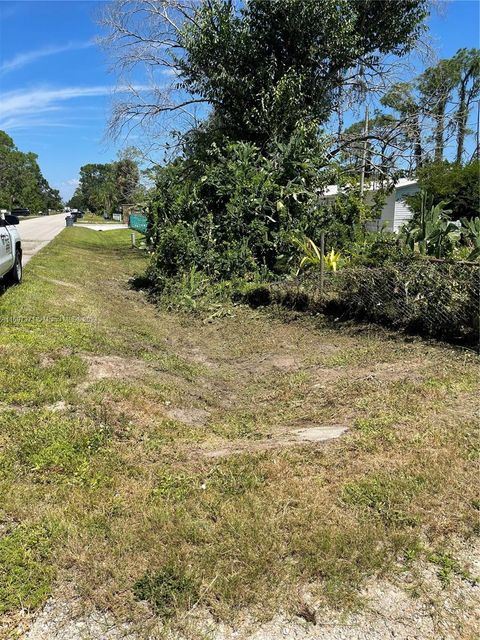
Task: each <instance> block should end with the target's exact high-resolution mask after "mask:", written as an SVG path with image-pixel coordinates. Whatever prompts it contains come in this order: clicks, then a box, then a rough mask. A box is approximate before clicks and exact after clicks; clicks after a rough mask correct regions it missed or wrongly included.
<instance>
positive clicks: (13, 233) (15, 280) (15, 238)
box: [0, 211, 22, 284]
mask: <svg viewBox="0 0 480 640" xmlns="http://www.w3.org/2000/svg"><path fill="white" fill-rule="evenodd" d="M19 222H20V220H19V219H18V218H17V216H14V215H10V214H8V213H7V212H5V211H3V212H0V278H3V280H4V281H6V282H7V283H9V284H20V282H21V281H22V241H21V239H20V234H19V233H18V230H17V228H16V226H17V225H18V223H19Z"/></svg>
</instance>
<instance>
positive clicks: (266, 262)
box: [149, 131, 327, 281]
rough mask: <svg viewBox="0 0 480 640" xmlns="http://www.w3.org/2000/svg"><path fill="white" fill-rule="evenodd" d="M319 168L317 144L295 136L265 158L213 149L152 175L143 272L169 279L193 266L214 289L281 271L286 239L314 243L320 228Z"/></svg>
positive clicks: (243, 149) (240, 147)
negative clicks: (301, 237) (148, 253)
mask: <svg viewBox="0 0 480 640" xmlns="http://www.w3.org/2000/svg"><path fill="white" fill-rule="evenodd" d="M312 141H313V142H312ZM323 165H324V159H323V151H322V147H321V145H320V143H319V142H318V139H317V137H316V136H313V135H309V134H308V132H305V131H299V132H297V134H296V135H295V136H294V138H292V140H291V141H290V142H289V143H288V144H279V143H278V144H274V145H272V147H271V149H270V150H269V151H268V153H266V152H265V150H260V149H259V148H258V147H257V146H255V145H254V144H250V143H244V142H239V143H227V144H226V145H225V146H224V147H222V148H220V146H218V145H217V144H215V143H213V144H211V145H210V147H208V148H206V149H203V151H202V154H201V159H199V158H198V154H197V157H196V159H195V160H193V159H191V158H190V159H189V158H186V159H183V160H177V161H176V162H175V163H173V164H170V165H168V166H166V167H165V168H162V169H160V171H159V173H158V179H157V190H156V193H155V196H154V198H153V202H152V206H151V212H150V219H149V240H150V242H151V244H152V245H153V247H154V258H153V263H152V267H151V272H152V273H154V272H155V271H157V272H158V274H159V275H161V276H169V277H175V276H177V275H180V274H181V273H183V272H184V271H185V270H186V269H189V268H191V267H193V266H195V267H196V268H197V269H199V270H201V271H203V272H204V273H205V274H206V275H207V276H208V277H209V278H210V279H211V280H213V281H214V280H220V279H230V278H232V277H236V276H247V277H248V276H249V274H256V273H264V274H268V273H272V272H274V271H278V270H282V269H285V268H289V267H288V257H289V256H292V255H293V253H294V251H295V249H294V247H293V245H292V242H291V238H292V235H293V234H296V233H299V232H302V233H308V234H314V235H318V233H319V229H320V228H321V225H322V224H323V219H322V217H321V215H320V212H319V210H318V206H317V203H318V192H319V190H320V188H321V186H322V185H323V184H324V183H325V182H326V181H327V176H325V175H324V173H323V172H322V166H323ZM285 257H286V258H287V260H286V261H285V260H283V258H285Z"/></svg>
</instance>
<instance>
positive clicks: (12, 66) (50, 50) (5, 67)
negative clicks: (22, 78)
mask: <svg viewBox="0 0 480 640" xmlns="http://www.w3.org/2000/svg"><path fill="white" fill-rule="evenodd" d="M93 45H94V42H91V41H88V42H68V43H67V44H64V45H59V46H53V47H45V48H43V49H36V50H35V51H27V52H26V53H19V54H17V55H16V56H15V57H13V58H11V59H10V60H5V62H2V63H1V64H0V75H5V74H7V73H9V72H10V71H14V70H16V69H20V68H21V67H25V66H27V65H29V64H31V63H32V62H36V61H37V60H40V59H41V58H46V57H48V56H54V55H57V54H59V53H66V52H67V51H78V50H81V49H88V48H89V47H93Z"/></svg>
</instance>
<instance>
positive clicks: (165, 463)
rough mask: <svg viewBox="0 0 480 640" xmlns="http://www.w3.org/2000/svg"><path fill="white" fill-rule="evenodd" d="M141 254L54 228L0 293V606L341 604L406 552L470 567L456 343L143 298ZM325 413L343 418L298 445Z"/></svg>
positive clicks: (10, 609)
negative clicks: (134, 282) (317, 438)
mask: <svg viewBox="0 0 480 640" xmlns="http://www.w3.org/2000/svg"><path fill="white" fill-rule="evenodd" d="M144 263H145V257H144V254H142V253H141V252H137V251H135V250H132V249H131V248H130V232H129V231H123V230H122V231H112V232H110V233H108V234H105V233H96V232H93V231H89V230H87V229H81V228H72V229H65V230H64V231H63V232H62V233H61V234H60V235H59V236H58V237H57V238H56V239H55V240H54V241H53V242H52V243H51V244H50V245H49V246H48V247H47V248H46V249H45V250H43V251H42V252H41V253H40V254H38V255H37V256H36V257H35V258H34V259H33V260H32V261H31V263H30V264H29V265H28V267H27V269H26V272H25V281H24V284H23V285H22V286H20V287H16V288H12V289H10V290H8V291H6V292H5V293H4V294H3V296H2V297H1V298H0V354H1V360H0V362H1V365H0V422H1V424H2V428H1V430H0V614H2V615H3V617H4V620H7V621H8V620H9V619H14V617H15V615H16V612H17V611H18V610H19V609H21V608H22V607H24V608H27V609H35V608H38V607H40V606H41V605H42V604H43V603H44V602H45V601H46V599H47V598H48V597H49V595H50V594H54V596H55V597H57V598H58V597H65V598H68V597H73V596H80V599H81V600H82V601H84V602H88V603H90V604H93V605H95V606H97V607H98V608H100V609H102V610H106V609H108V610H109V611H112V612H113V614H114V615H115V616H117V617H118V619H130V620H137V621H141V620H144V619H146V618H148V616H149V615H150V614H149V611H150V613H151V611H152V610H153V611H154V612H156V613H157V614H158V615H160V616H161V617H163V618H164V619H165V618H171V619H173V620H174V619H175V617H178V616H179V615H180V616H181V615H182V614H183V613H185V612H186V611H187V610H190V609H191V608H192V607H205V608H208V609H209V611H211V612H212V613H213V615H214V616H216V617H217V618H219V619H223V620H232V619H234V618H235V616H236V615H238V614H239V613H241V612H242V610H244V609H245V608H247V607H249V608H250V609H251V610H254V611H257V613H258V612H261V614H262V615H264V616H268V615H269V613H270V612H273V611H275V610H276V609H277V608H279V607H281V608H283V609H285V610H287V611H292V612H295V611H298V610H299V608H301V607H302V597H303V596H302V593H303V592H304V590H305V589H306V588H307V587H308V589H309V591H310V592H311V593H312V594H313V595H314V597H315V598H317V599H318V600H319V601H322V602H328V603H330V604H332V605H333V606H336V607H340V608H348V607H353V606H356V605H357V604H358V593H359V589H360V588H361V586H362V584H363V583H364V581H365V580H366V579H367V578H369V577H372V576H383V575H389V576H394V575H398V574H405V572H408V571H410V567H411V566H412V563H413V562H415V561H417V560H418V559H421V560H422V561H425V562H427V563H430V564H431V565H432V568H433V569H434V570H435V571H438V572H439V575H441V576H442V580H444V581H445V584H447V583H448V580H449V579H450V577H451V576H452V575H453V574H460V575H462V576H464V577H465V579H471V576H470V575H469V573H468V567H465V566H464V565H463V564H462V562H460V560H459V559H458V558H457V557H456V555H455V554H456V551H455V550H456V546H457V544H458V543H459V542H460V543H462V541H465V540H467V541H468V540H471V539H472V537H473V535H474V534H475V530H476V529H477V533H478V515H479V514H478V510H479V507H480V501H479V500H478V495H477V491H476V489H477V487H478V483H477V479H476V472H477V471H478V452H479V446H478V429H477V427H478V423H477V418H476V415H475V414H476V410H477V409H478V395H477V394H478V386H479V384H478V382H479V380H478V361H477V358H476V356H475V355H474V354H472V353H469V352H465V351H461V350H458V349H454V348H452V347H449V346H445V345H440V344H433V343H432V344H428V343H425V342H422V341H420V340H413V341H412V340H410V341H406V340H404V339H403V338H402V337H400V336H396V335H395V334H393V333H389V332H386V331H384V330H382V329H379V328H376V327H370V328H368V327H358V326H357V327H354V326H352V327H336V326H333V325H332V324H327V322H326V321H324V320H322V319H320V318H312V317H310V318H309V317H300V316H298V315H293V314H283V315H281V314H280V312H278V314H277V315H274V314H273V313H267V312H262V311H253V310H250V309H248V308H245V307H231V308H229V309H227V312H226V313H225V314H223V317H215V316H216V314H212V317H211V318H210V319H209V320H208V321H206V320H205V319H204V318H202V317H200V316H193V315H187V314H175V313H168V312H165V311H159V310H157V309H156V308H155V307H153V306H152V305H151V304H149V303H148V302H147V301H146V300H145V298H144V297H143V294H142V293H139V292H136V291H133V290H132V289H130V288H129V286H128V280H129V278H130V277H131V276H132V275H133V274H134V273H140V272H141V271H142V270H143V268H144ZM321 426H325V427H327V426H328V427H332V428H333V429H336V428H337V427H338V428H340V427H347V428H348V431H346V433H345V434H344V435H342V436H341V437H340V438H338V439H335V440H331V441H329V442H323V443H308V442H303V441H302V435H301V434H305V433H306V432H305V431H304V430H305V429H315V428H318V427H321ZM307 433H308V432H307ZM412 580H413V578H412ZM145 601H146V602H148V603H149V607H147V606H146V604H145ZM5 624H7V623H5ZM7 626H8V625H7ZM5 628H7V627H5ZM7 637H8V636H7Z"/></svg>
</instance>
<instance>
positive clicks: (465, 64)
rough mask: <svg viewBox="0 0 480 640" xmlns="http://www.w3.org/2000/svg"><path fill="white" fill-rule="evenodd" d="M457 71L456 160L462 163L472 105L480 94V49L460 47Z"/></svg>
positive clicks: (457, 54) (456, 64)
mask: <svg viewBox="0 0 480 640" xmlns="http://www.w3.org/2000/svg"><path fill="white" fill-rule="evenodd" d="M453 63H454V65H455V66H456V73H457V88H458V109H457V112H456V116H455V119H456V126H457V153H456V162H458V163H461V162H462V159H463V152H464V150H465V136H466V133H467V123H468V116H469V113H470V107H471V105H472V102H473V101H474V100H475V98H478V96H479V95H480V50H479V49H460V50H459V51H457V53H456V55H455V56H454V58H453Z"/></svg>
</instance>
